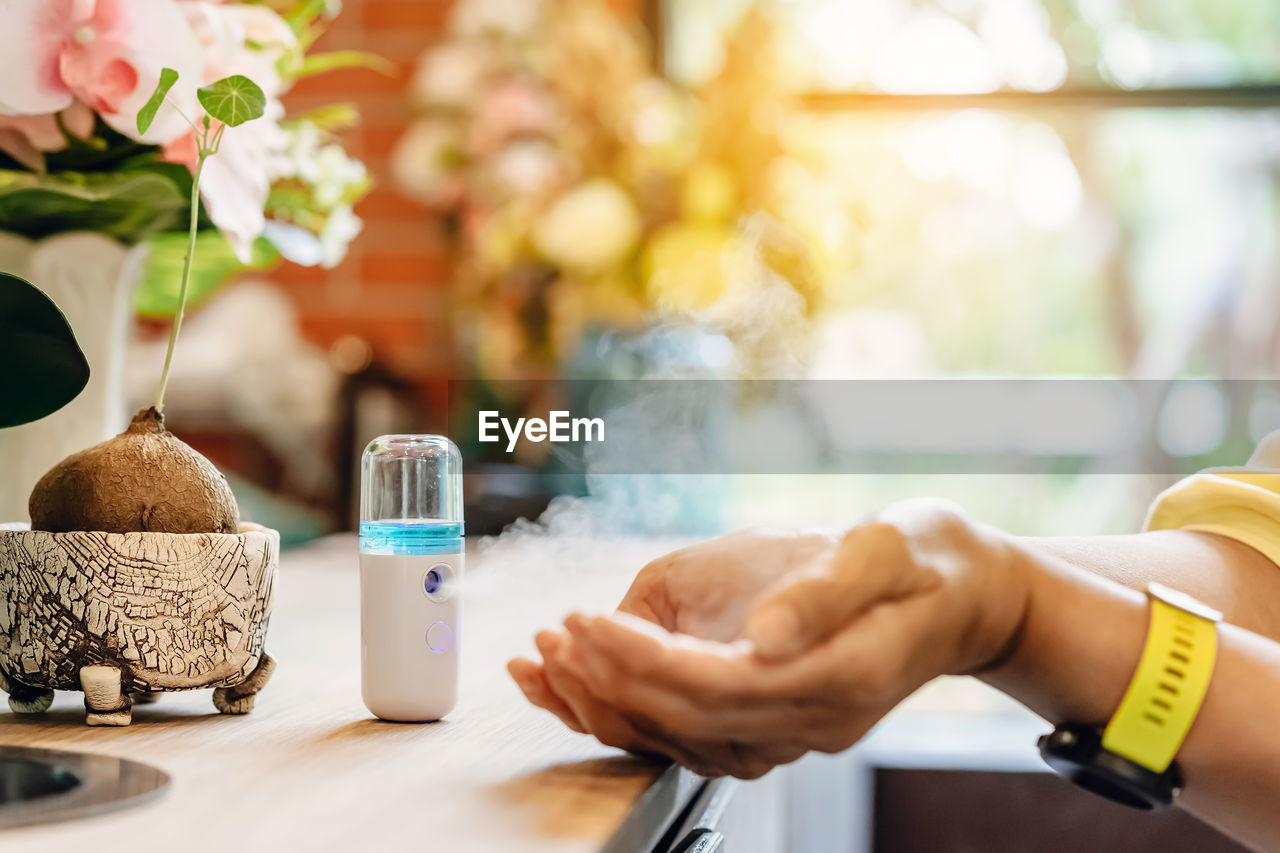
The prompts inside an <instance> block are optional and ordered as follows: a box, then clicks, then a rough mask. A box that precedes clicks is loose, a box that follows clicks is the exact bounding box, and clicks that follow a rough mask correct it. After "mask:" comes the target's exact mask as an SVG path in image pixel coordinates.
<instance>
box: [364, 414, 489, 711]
mask: <svg viewBox="0 0 1280 853" xmlns="http://www.w3.org/2000/svg"><path fill="white" fill-rule="evenodd" d="M462 530H463V519H462V455H461V454H460V453H459V452H458V448H457V447H456V446H455V445H454V443H453V442H452V441H450V440H449V439H447V438H445V437H444V436H439V435H384V436H382V437H380V438H376V439H374V440H373V441H372V442H371V443H370V444H369V446H368V447H367V448H366V449H365V452H364V456H363V457H362V458H361V463H360V646H361V648H360V672H361V679H360V680H361V694H362V697H363V699H364V704H365V707H367V708H368V709H369V710H370V711H372V712H373V714H374V715H376V716H378V717H381V718H382V719H384V720H392V721H395V722H427V721H430V720H438V719H440V718H441V717H443V716H444V715H445V714H447V713H449V711H451V710H452V709H453V706H454V705H455V704H456V702H457V698H458V651H459V640H460V635H461V627H462V626H461V618H460V617H461V603H462V571H463V556H464V555H463V538H462Z"/></svg>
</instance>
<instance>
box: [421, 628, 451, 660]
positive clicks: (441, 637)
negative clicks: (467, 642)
mask: <svg viewBox="0 0 1280 853" xmlns="http://www.w3.org/2000/svg"><path fill="white" fill-rule="evenodd" d="M452 645H453V629H452V628H450V627H449V623H448V622H432V623H431V626H430V627H429V628H427V648H429V649H431V651H433V652H437V653H440V654H443V653H444V652H447V651H449V647H450V646H452Z"/></svg>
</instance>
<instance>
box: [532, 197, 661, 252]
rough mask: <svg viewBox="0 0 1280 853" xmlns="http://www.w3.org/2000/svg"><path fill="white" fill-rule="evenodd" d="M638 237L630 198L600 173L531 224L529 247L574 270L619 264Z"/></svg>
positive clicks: (637, 223)
mask: <svg viewBox="0 0 1280 853" xmlns="http://www.w3.org/2000/svg"><path fill="white" fill-rule="evenodd" d="M639 238H640V213H639V211H637V210H636V206H635V203H634V202H633V201H632V200H631V196H630V195H628V194H627V193H626V192H625V191H624V190H623V189H622V188H621V187H619V186H618V185H617V184H615V183H614V182H613V181H610V180H607V179H605V178H593V179H592V180H589V181H586V182H584V183H581V184H579V185H578V186H576V187H574V188H573V189H571V190H569V191H568V192H566V193H565V194H564V195H562V196H560V197H559V198H558V199H556V200H555V202H554V203H552V205H551V207H550V208H548V209H547V211H546V212H545V213H544V214H543V215H542V218H541V219H540V220H539V221H538V223H537V224H536V225H535V226H534V228H533V245H534V248H536V249H537V250H538V253H539V254H541V255H542V257H543V258H544V259H545V260H547V261H549V262H551V263H552V264H555V265H556V266H558V267H561V268H563V269H566V270H571V271H578V272H594V271H599V270H604V269H607V268H609V267H611V266H613V265H615V264H617V263H619V262H620V261H621V260H622V259H623V258H624V257H625V256H626V255H627V253H628V252H630V251H631V250H632V249H633V248H634V247H635V245H636V241H637V240H638V239H639Z"/></svg>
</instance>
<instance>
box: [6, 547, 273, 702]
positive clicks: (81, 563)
mask: <svg viewBox="0 0 1280 853" xmlns="http://www.w3.org/2000/svg"><path fill="white" fill-rule="evenodd" d="M279 553H280V537H279V534H277V533H276V532H275V531H274V530H268V529H266V528H264V527H258V526H257V525H247V524H246V525H242V526H241V528H240V532H239V533H237V534H230V533H193V534H176V533H92V532H89V533H83V532H72V533H48V532H44V531H32V530H0V688H2V689H4V690H6V691H7V692H8V693H9V705H10V707H11V708H12V709H13V710H14V711H16V712H18V713H39V712H42V711H44V710H45V709H47V708H48V707H49V704H50V703H51V702H52V701H53V691H54V690H83V691H84V693H85V709H86V714H85V721H86V722H87V723H88V724H89V725H117V726H118V725H128V724H129V722H130V721H131V717H132V714H131V707H132V701H131V698H130V696H131V694H136V695H137V696H138V697H139V698H142V697H146V698H147V699H148V700H149V699H152V698H154V697H155V694H156V693H160V692H166V691H174V690H196V689H199V688H202V687H213V688H216V689H215V690H214V694H213V703H214V705H215V706H216V707H217V708H218V710H219V711H221V712H222V713H224V714H245V713H248V712H249V711H251V710H252V709H253V700H254V695H255V694H256V693H257V692H258V691H259V690H260V689H261V688H262V686H263V685H264V684H265V683H266V681H267V679H268V678H270V676H271V670H272V669H273V668H274V666H275V663H274V661H272V660H271V658H270V656H268V655H267V654H266V653H265V651H264V649H263V646H264V643H265V640H266V634H267V623H268V620H269V619H270V617H271V598H272V588H273V587H274V585H275V575H276V567H277V564H278V561H279Z"/></svg>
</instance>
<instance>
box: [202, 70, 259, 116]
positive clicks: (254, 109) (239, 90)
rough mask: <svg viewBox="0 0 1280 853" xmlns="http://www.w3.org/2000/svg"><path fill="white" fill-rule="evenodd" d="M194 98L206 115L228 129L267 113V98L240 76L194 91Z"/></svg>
mask: <svg viewBox="0 0 1280 853" xmlns="http://www.w3.org/2000/svg"><path fill="white" fill-rule="evenodd" d="M196 97H198V98H199V99H200V103H201V105H202V106H203V107H204V108H205V110H207V111H208V113H209V115H211V116H213V117H214V118H216V119H217V120H218V121H220V122H222V123H223V124H225V125H227V126H229V127H239V126H240V125H242V124H244V123H245V122H246V121H252V120H253V119H255V118H262V114H263V113H264V112H265V111H266V109H267V96H266V95H264V94H262V90H261V89H259V88H258V84H257V83H255V82H253V81H252V80H250V79H249V78H248V77H245V76H244V75H242V74H233V75H232V76H230V77H223V78H222V79H221V80H218V81H216V82H214V83H210V84H209V85H208V86H204V87H202V88H200V89H198V90H197V91H196Z"/></svg>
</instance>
